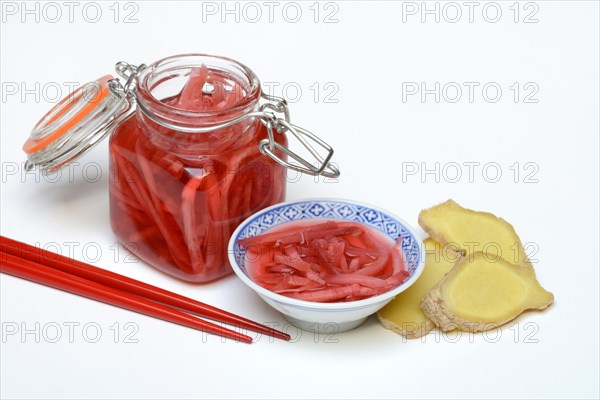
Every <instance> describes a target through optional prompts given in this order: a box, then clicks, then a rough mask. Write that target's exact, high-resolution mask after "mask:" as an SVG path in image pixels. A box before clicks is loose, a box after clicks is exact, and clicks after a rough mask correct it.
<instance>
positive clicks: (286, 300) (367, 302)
mask: <svg viewBox="0 0 600 400" xmlns="http://www.w3.org/2000/svg"><path fill="white" fill-rule="evenodd" d="M306 202H341V203H350V204H355V205H359V206H363V207H368V208H372V209H374V210H377V211H379V212H382V213H384V214H386V215H387V216H388V217H390V218H393V219H394V220H396V221H397V222H399V223H400V224H402V226H403V227H404V228H405V229H406V230H407V231H408V232H409V233H410V234H411V235H412V236H413V238H414V239H415V240H417V241H419V242H420V243H419V249H420V252H419V253H420V254H419V262H418V264H417V268H416V269H415V272H414V273H413V274H412V276H410V277H409V278H408V279H407V280H406V281H404V282H403V283H401V284H400V285H399V286H398V287H396V288H394V289H392V290H389V291H387V292H385V293H381V294H379V295H377V296H373V297H369V298H367V299H362V300H355V301H346V302H336V303H319V302H314V301H306V300H298V299H294V298H291V297H287V296H283V295H281V294H278V293H275V292H272V291H270V290H268V289H265V288H263V287H262V286H260V285H259V284H258V283H256V282H254V281H253V280H252V279H250V277H248V276H247V275H246V274H245V273H244V272H243V271H242V269H241V268H240V266H239V265H238V263H237V261H236V259H235V252H234V245H235V242H236V238H237V236H238V235H239V233H240V231H241V230H242V229H244V228H245V227H246V226H247V225H248V223H249V222H250V221H252V220H254V219H255V218H256V217H257V216H260V215H262V214H266V213H267V212H269V211H271V210H273V209H275V208H279V207H282V206H289V205H294V204H299V203H306ZM359 223H360V222H359ZM227 255H228V258H229V263H230V264H231V268H232V269H233V271H234V272H235V274H236V275H237V276H238V278H240V279H241V280H242V282H244V283H245V284H246V286H248V287H250V288H251V289H253V290H254V291H255V292H257V293H258V294H259V295H261V296H266V297H268V298H269V299H271V300H273V301H276V302H277V303H280V304H285V305H290V306H296V307H301V308H309V309H320V310H340V309H343V310H351V309H358V308H364V307H369V306H372V305H374V304H377V303H380V302H383V301H386V300H391V299H392V298H394V297H395V296H397V295H398V294H399V293H401V292H403V291H405V290H406V289H408V288H409V287H410V286H412V285H413V284H414V283H415V281H416V280H417V279H418V278H419V277H420V276H421V274H422V273H423V269H424V268H425V246H424V244H423V238H421V235H419V234H418V233H417V231H416V230H415V229H414V228H413V227H412V226H411V225H409V224H408V223H407V222H406V221H405V220H404V219H402V218H400V217H398V216H397V215H395V214H394V213H391V212H389V211H387V210H385V209H383V208H381V207H378V206H374V205H372V204H368V203H363V202H360V201H354V200H348V199H342V198H326V197H319V198H309V199H301V200H289V201H284V202H281V203H277V204H274V205H272V206H269V207H266V208H263V209H262V210H259V211H257V212H255V213H254V214H252V215H250V216H249V217H248V218H246V219H245V220H244V221H242V223H241V224H239V225H238V227H237V228H236V229H235V231H233V234H232V235H231V237H230V239H229V243H228V245H227Z"/></svg>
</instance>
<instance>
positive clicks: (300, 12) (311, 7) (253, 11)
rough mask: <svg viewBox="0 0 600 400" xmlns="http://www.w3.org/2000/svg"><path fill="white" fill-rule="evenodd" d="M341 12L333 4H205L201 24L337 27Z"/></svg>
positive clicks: (223, 2)
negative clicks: (275, 24) (278, 23)
mask: <svg viewBox="0 0 600 400" xmlns="http://www.w3.org/2000/svg"><path fill="white" fill-rule="evenodd" d="M339 11H340V6H339V4H338V3H337V2H333V1H328V2H320V1H315V2H304V1H301V2H296V1H286V2H280V1H263V2H257V1H245V2H240V1H203V2H202V22H203V23H207V22H221V23H227V22H234V23H240V22H245V23H249V24H255V23H258V22H268V23H275V22H286V23H290V24H295V23H298V22H300V21H303V20H305V21H311V22H313V23H315V24H319V23H323V24H337V23H338V22H339V19H338V13H339Z"/></svg>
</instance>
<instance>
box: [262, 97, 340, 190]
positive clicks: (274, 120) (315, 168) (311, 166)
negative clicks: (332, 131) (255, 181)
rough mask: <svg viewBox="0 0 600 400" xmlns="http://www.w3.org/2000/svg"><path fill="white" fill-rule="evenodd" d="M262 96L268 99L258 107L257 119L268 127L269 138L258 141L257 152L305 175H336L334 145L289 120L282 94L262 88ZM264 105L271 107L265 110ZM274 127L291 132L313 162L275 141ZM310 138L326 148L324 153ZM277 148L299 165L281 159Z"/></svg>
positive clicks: (338, 171) (333, 176)
mask: <svg viewBox="0 0 600 400" xmlns="http://www.w3.org/2000/svg"><path fill="white" fill-rule="evenodd" d="M261 97H262V98H263V99H265V100H267V101H268V102H267V103H263V104H262V105H261V106H260V108H259V110H260V112H262V113H263V115H262V116H261V117H260V121H261V122H262V123H263V124H264V125H265V126H266V127H267V134H268V138H267V139H263V140H261V141H260V143H259V144H258V147H259V150H260V152H261V153H262V154H264V155H266V156H268V157H270V158H272V159H273V160H275V161H276V162H277V163H278V164H279V165H281V166H284V167H286V168H289V169H292V170H294V171H298V172H302V173H305V174H308V175H323V176H326V177H328V178H337V177H339V176H340V170H339V169H338V168H337V167H336V166H335V165H333V164H332V163H331V158H332V157H333V148H332V147H331V146H330V145H328V144H327V143H326V142H324V141H323V140H322V139H320V138H319V137H317V136H316V135H314V134H313V133H311V132H309V131H308V130H306V129H304V128H301V127H299V126H297V125H294V124H292V123H291V122H290V111H289V108H288V104H287V101H286V100H285V99H284V98H282V97H277V96H272V95H268V94H266V93H265V92H262V93H261ZM267 109H269V110H272V111H266V110H267ZM275 113H280V114H283V118H279V117H277V116H276V115H275ZM274 130H275V131H277V132H278V133H284V132H289V133H291V134H292V135H293V136H294V137H295V138H296V139H298V141H299V142H300V143H301V144H302V145H303V146H304V148H306V149H307V150H308V151H309V153H310V154H311V155H312V156H313V157H314V158H315V160H316V163H311V162H310V161H308V160H306V159H304V158H302V157H301V156H300V155H298V154H297V153H295V152H294V151H292V150H291V149H289V148H287V147H285V146H283V145H281V144H279V143H277V142H276V141H275V135H274V132H273V131H274ZM311 142H312V143H313V144H316V145H318V146H320V147H321V148H323V149H324V150H325V151H326V155H325V156H322V155H321V154H320V153H319V152H318V151H317V150H316V149H315V148H314V147H313V144H311ZM276 150H279V151H281V152H283V153H284V154H286V155H287V156H288V157H290V158H291V159H293V160H294V161H296V162H297V163H298V164H299V165H298V164H292V163H290V162H288V161H286V160H283V159H281V158H280V157H278V156H277V155H276V154H275V151H276Z"/></svg>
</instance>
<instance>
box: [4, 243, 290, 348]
mask: <svg viewBox="0 0 600 400" xmlns="http://www.w3.org/2000/svg"><path fill="white" fill-rule="evenodd" d="M0 272H2V273H4V274H9V275H14V276H18V277H19V278H23V279H27V280H30V281H33V282H37V283H41V284H42V285H46V286H51V287H53V288H57V289H60V290H64V291H66V292H70V293H74V294H77V295H80V296H84V297H88V298H91V299H94V300H98V301H102V302H104V303H108V304H112V305H114V306H117V307H121V308H124V309H127V310H131V311H135V312H138V313H140V314H145V315H149V316H151V317H155V318H159V319H162V320H165V321H169V322H173V323H176V324H180V325H183V326H187V327H189V328H193V329H197V330H200V331H204V332H208V333H213V334H216V335H220V336H224V337H226V338H230V339H234V340H237V341H241V342H245V343H252V338H251V337H250V336H247V335H244V334H242V333H239V332H236V331H234V330H231V329H227V328H225V327H222V326H219V325H217V324H214V323H212V322H209V321H204V320H202V319H200V318H197V317H194V316H192V315H189V314H187V313H192V314H196V315H198V316H202V317H205V318H209V319H213V320H215V321H219V322H224V323H227V324H231V325H234V326H236V327H240V328H245V329H248V330H251V331H255V332H259V333H262V334H265V335H268V336H273V337H276V338H279V339H283V340H289V339H290V336H289V335H288V334H286V333H283V332H280V331H278V330H275V329H273V328H269V327H267V326H264V325H261V324H259V323H256V322H253V321H251V320H249V319H246V318H243V317H240V316H238V315H235V314H232V313H230V312H227V311H224V310H221V309H219V308H216V307H213V306H210V305H208V304H204V303H201V302H199V301H196V300H192V299H190V298H187V297H184V296H180V295H178V294H176V293H172V292H169V291H167V290H164V289H160V288H158V287H156V286H152V285H148V284H146V283H143V282H140V281H137V280H135V279H131V278H128V277H126V276H123V275H119V274H116V273H114V272H110V271H107V270H104V269H102V268H97V267H94V266H91V265H89V264H86V263H83V262H81V261H77V260H73V259H71V258H68V257H65V256H61V255H60V254H56V253H52V252H49V251H46V250H43V249H40V248H37V247H34V246H30V245H28V244H25V243H22V242H18V241H16V240H12V239H9V238H6V237H4V236H0ZM184 311H185V312H184Z"/></svg>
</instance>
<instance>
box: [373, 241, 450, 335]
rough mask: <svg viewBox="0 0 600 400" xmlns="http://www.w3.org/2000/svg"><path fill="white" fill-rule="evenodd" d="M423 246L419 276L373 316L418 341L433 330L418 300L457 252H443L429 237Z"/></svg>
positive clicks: (448, 268)
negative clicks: (423, 253) (423, 259)
mask: <svg viewBox="0 0 600 400" xmlns="http://www.w3.org/2000/svg"><path fill="white" fill-rule="evenodd" d="M423 243H424V245H425V252H426V257H425V268H424V269H423V273H422V274H421V276H420V277H419V279H417V281H416V282H415V283H414V284H413V285H412V286H411V287H409V288H408V289H406V290H405V291H404V292H402V293H400V294H398V296H396V298H395V299H394V300H392V301H391V302H389V303H388V304H387V305H386V306H385V307H384V308H382V309H381V310H379V312H378V313H377V316H378V317H379V321H380V322H381V324H382V325H383V326H384V327H385V328H386V329H390V330H392V331H394V332H396V333H399V334H401V335H402V336H404V337H406V338H409V339H414V338H419V337H421V336H423V335H425V334H426V333H427V332H429V331H430V330H432V329H433V328H434V327H435V324H434V323H433V322H431V321H430V320H429V318H427V316H426V315H425V313H424V312H423V310H422V309H421V299H422V298H423V296H425V295H426V294H427V293H428V292H429V290H431V288H432V287H433V286H435V284H436V283H438V282H439V281H440V280H441V279H442V278H443V277H444V275H445V274H446V273H447V272H448V271H450V269H452V267H453V266H454V264H455V263H456V261H458V260H459V259H460V255H459V254H457V253H453V252H445V251H443V250H442V245H441V244H439V243H438V242H436V241H435V240H433V239H431V238H427V239H425V240H424V242H423Z"/></svg>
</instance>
